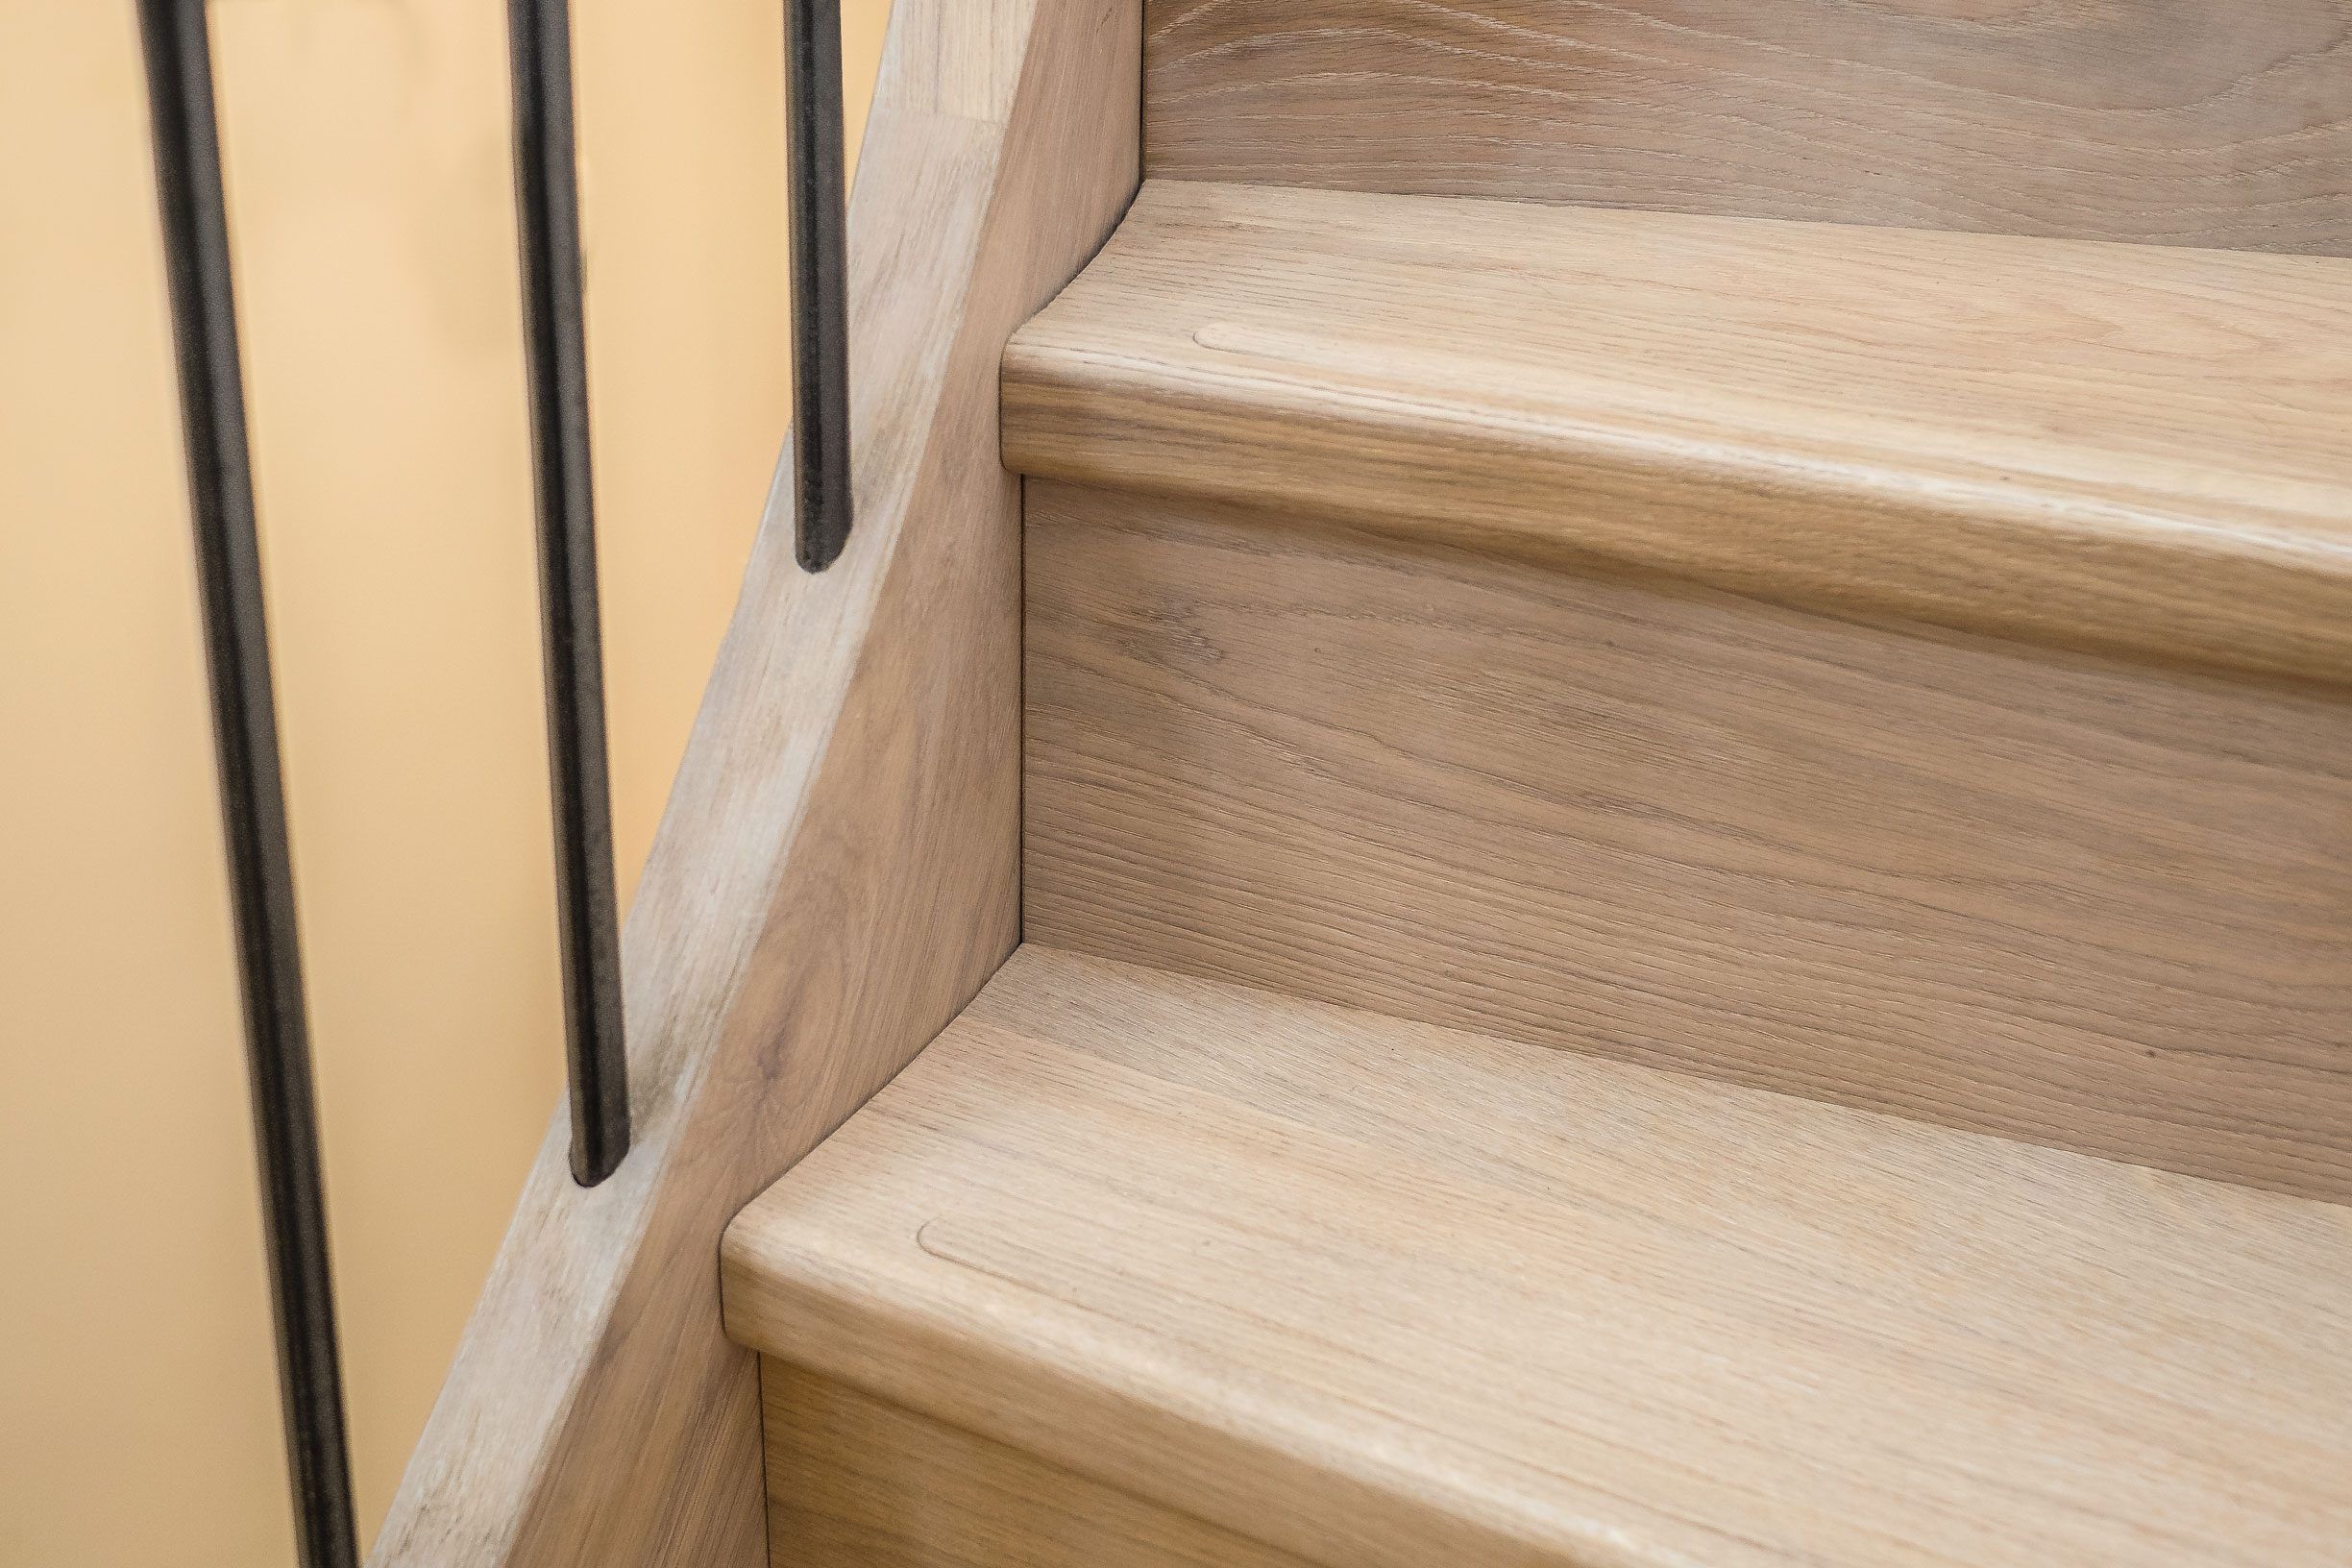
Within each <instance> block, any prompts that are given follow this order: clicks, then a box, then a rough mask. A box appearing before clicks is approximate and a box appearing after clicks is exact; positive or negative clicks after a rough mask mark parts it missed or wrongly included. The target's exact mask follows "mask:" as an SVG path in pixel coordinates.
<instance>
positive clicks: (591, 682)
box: [506, 0, 629, 1187]
mask: <svg viewBox="0 0 2352 1568" xmlns="http://www.w3.org/2000/svg"><path fill="white" fill-rule="evenodd" d="M506 17H507V25H508V31H509V38H508V64H509V66H510V68H511V70H512V72H513V77H514V160H515V206H516V218H517V223H516V227H517V229H518V231H519V233H520V238H521V242H522V252H523V316H524V333H525V336H524V345H525V351H526V355H525V356H526V360H527V367H528V372H529V381H530V423H531V458H532V467H533V479H534V482H535V487H536V492H537V498H538V514H539V615H540V627H541V633H542V641H543V645H544V649H545V666H546V675H547V713H548V772H549V796H550V798H551V804H552V806H553V808H554V818H555V897H556V904H557V910H556V919H557V924H558V928H559V935H560V939H561V942H562V946H563V987H564V1030H565V1037H566V1045H567V1051H568V1054H569V1058H570V1066H571V1084H572V1175H573V1178H574V1180H576V1181H577V1182H578V1183H579V1184H580V1185H581V1186H582V1187H594V1186H595V1185H596V1184H597V1183H599V1182H600V1181H602V1180H603V1179H604V1178H605V1177H607V1176H609V1175H611V1174H612V1173H613V1171H614V1169H615V1168H616V1167H618V1166H619V1165H620V1164H621V1161H622V1158H623V1157H624V1156H625V1155H626V1154H627V1153H628V1147H629V1104H628V1058H627V1055H626V1052H625V1040H624V1036H623V1029H622V1016H621V939H620V920H619V917H618V914H617V908H618V900H617V897H616V893H615V889H614V885H613V847H612V785H611V779H610V773H609V764H608V761H607V758H606V754H605V741H604V649H603V634H602V631H601V629H600V621H599V612H598V608H597V563H596V514H595V497H594V494H593V491H592V488H591V485H590V475H589V465H588V346H587V333H586V331H585V328H584V326H583V324H582V320H581V305H580V243H579V184H578V177H577V174H576V166H575V162H574V153H573V135H572V24H571V18H570V16H569V14H568V12H567V10H566V5H565V0H508V5H507V10H506Z"/></svg>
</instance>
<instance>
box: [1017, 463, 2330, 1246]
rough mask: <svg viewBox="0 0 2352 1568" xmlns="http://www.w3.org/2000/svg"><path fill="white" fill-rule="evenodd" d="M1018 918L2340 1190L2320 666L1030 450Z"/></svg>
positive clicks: (1322, 988) (1054, 934)
mask: <svg viewBox="0 0 2352 1568" xmlns="http://www.w3.org/2000/svg"><path fill="white" fill-rule="evenodd" d="M1027 527H1028V547H1027V573H1028V631H1027V637H1028V648H1027V682H1026V702H1027V741H1026V748H1027V749H1026V758H1027V760H1026V772H1025V790H1024V814H1025V821H1026V847H1025V852H1024V862H1023V872H1024V884H1023V885H1024V909H1025V924H1024V934H1025V936H1026V938H1027V939H1028V940H1030V941H1032V942H1043V943H1049V944H1052V945H1056V946H1064V947H1071V948H1076V949H1078V950H1080V951H1084V952H1088V953H1093V954H1098V955H1102V956H1106V957H1112V958H1118V959H1125V960H1130V961H1133V962H1138V963H1144V964H1150V965H1154V966H1159V967H1163V968H1175V969H1179V970H1183V971H1186V972H1188V973H1192V974H1197V975H1203V976H1208V977H1212V978H1219V979H1230V980H1237V981H1241V982H1244V983H1247V984H1253V985H1260V986H1265V987H1271V988H1274V989H1279V990H1284V991H1289V992H1298V993H1300V994H1304V995H1308V996H1312V997H1317V998H1322V999H1325V1000H1330V1001H1336V1002H1343V1003H1348V1004H1352V1005H1356V1006H1362V1007H1370V1008H1374V1009H1377V1010H1380V1011H1382V1012H1385V1013H1390V1014H1394V1015H1397V1016H1400V1017H1410V1018H1417V1019H1422V1020H1425V1021H1430V1022H1435V1023H1440V1024H1445V1025H1449V1026H1454V1027H1462V1028H1473V1029H1478V1030H1482V1031H1485V1032H1489V1033H1495V1034H1501V1035H1506V1036H1509V1037H1511V1038H1514V1039H1518V1040H1523V1041H1534V1042H1538V1043H1543V1044H1550V1045H1557V1046H1565V1047H1570V1048H1574V1049H1578V1050H1584V1051H1592V1052H1598V1053H1600V1054H1603V1055H1606V1056H1612V1057H1617V1058H1621V1059H1624V1060H1628V1061H1633V1062H1638V1063H1644V1064H1648V1065H1652V1066H1671V1067H1677V1068H1680V1069H1685V1070H1690V1071H1697V1072H1702V1073H1705V1074H1708V1075H1711V1076H1716V1077H1721V1078H1726V1079H1729V1080H1731V1081H1734V1082H1738V1083H1743V1084H1749V1085H1753V1086H1757V1087H1761V1088H1767V1089H1775V1090H1786V1091H1791V1092H1796V1093H1801V1094H1805V1095H1811V1096H1815V1097H1818V1098H1823V1099H1827V1100H1832V1101H1838V1102H1843V1103H1846V1104H1850V1105H1857V1106H1862V1107H1867V1108H1871V1109H1875V1110H1882V1111H1891V1112H1895V1113H1898V1114H1900V1115H1909V1116H1916V1117H1922V1118H1925V1119H1929V1120H1935V1121H1942V1122H1946V1123H1949V1124H1952V1125H1955V1126H1960V1127H1967V1128H1972V1129H1976V1130H1980V1131H1987V1132H1996V1133H2002V1134H2006V1135H2010V1136H2013V1137H2018V1138H2021V1139H2029V1140H2033V1141H2038V1142H2044V1143H2049V1144H2056V1145H2060V1146H2064V1147H2069V1148H2074V1149H2079V1150H2084V1151H2088V1152H2091V1153H2095V1154H2103V1155H2109V1156H2113V1157H2116V1158H2120V1159H2125V1160H2132V1161H2137V1162H2140V1163H2143V1164H2151V1165H2158V1166H2163V1167H2167V1168H2170V1169H2173V1170H2179V1171H2186V1172H2189V1173H2192V1174H2196V1175H2205V1176H2214V1177H2220V1178H2224V1179H2228V1180H2233V1181H2239V1182H2243V1183H2248V1184H2252V1185H2256V1186H2263V1187H2270V1188H2279V1189H2283V1190H2287V1191H2291V1192H2297V1193H2302V1194H2306V1195H2312V1196H2320V1197H2328V1198H2334V1199H2338V1200H2343V1199H2347V1198H2352V707H2348V706H2347V705H2346V703H2345V702H2344V701H2342V700H2340V699H2329V698H2322V697H2318V696H2313V695H2309V694H2304V693H2293V692H2287V691H2281V690H2275V689H2266V688H2264V687H2262V686H2259V685H2255V684H2251V683H2247V684H2236V683H2232V682H2229V681H2226V680H2223V679H2221V678H2218V677H2197V676H2192V675H2187V674H2168V673H2165V672H2162V671H2155V670H2144V669H2135V668H2128V667H2124V666H2119V665H2114V664H2108V663H2105V662H2101V661H2098V660H2095V659H2094V658H2091V657H2089V656H2078V655H2068V654H2063V653H2057V652H2045V651H2035V650H2030V649H2019V648H2012V647H2009V646H2006V645H2001V644H1997V643H1992V642H1981V641H1974V640H1970V639H1966V638H1963V637H1960V636H1958V635H1944V636H1921V635H1909V634H1905V633H1902V632H1899V631H1895V630H1890V629H1884V628H1881V627H1877V626H1872V625H1859V624H1853V623H1849V622H1846V621H1841V620H1838V619H1833V618H1830V617H1825V616H1808V615H1805V614H1803V613H1801V612H1798V611H1794V610H1788V609H1783V608H1780V607H1776V606H1773V605H1768V604H1763V603H1759V602H1756V601H1753V600H1743V599H1738V598H1734V597H1731V596H1728V595H1718V594H1713V593H1708V592H1705V591H1701V590H1690V591H1686V592H1681V591H1674V590H1672V589H1670V588H1667V587H1660V586H1652V585H1646V584H1643V583H1639V582H1634V581H1629V580H1610V579H1606V578H1603V577H1597V576H1578V575H1575V574H1570V573H1555V572H1544V571H1538V570H1533V569H1531V568H1530V567H1529V566H1528V565H1527V564H1526V563H1524V562H1520V561H1511V560H1497V559H1493V558H1488V557H1483V556H1479V555H1474V554H1469V553H1464V552H1449V551H1445V550H1442V549H1437V548H1429V549H1415V548H1413V547H1411V546H1409V545H1408V544H1404V543H1381V542H1376V541H1368V540H1362V539H1357V538H1350V537H1347V536H1344V535H1339V534H1334V533H1330V532H1328V531H1314V530H1307V529H1299V528H1292V527H1284V526H1283V522H1282V520H1281V519H1278V518H1274V517H1271V516H1269V515H1267V514H1264V513H1255V512H1242V511H1238V510H1234V509H1230V508H1219V507H1215V506H1211V505H1207V504H1198V503H1184V502H1168V501H1157V500H1151V499H1147V498H1143V497H1139V496H1133V495H1125V494H1114V493H1108V492H1093V491H1085V490H1079V489H1074V488H1070V487H1066V486H1064V485H1060V484H1055V483H1049V482H1042V481H1036V480H1033V481H1032V482H1031V483H1030V485H1029V489H1028V500H1027Z"/></svg>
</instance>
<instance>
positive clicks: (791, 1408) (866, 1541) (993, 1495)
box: [760, 1357, 1305, 1568]
mask: <svg viewBox="0 0 2352 1568" xmlns="http://www.w3.org/2000/svg"><path fill="white" fill-rule="evenodd" d="M760 1393H761V1396H762V1400H763V1402H764V1405H765V1407H766V1409H767V1412H768V1505H769V1507H770V1509H771V1514H770V1517H771V1520H772V1527H771V1528H772V1542H773V1545H772V1552H773V1568H1305V1565H1304V1564H1303V1563H1302V1562H1301V1561H1300V1559H1299V1558H1297V1557H1294V1556H1290V1555H1288V1554H1287V1553H1284V1552H1277V1551H1275V1550H1274V1549H1273V1548H1271V1547H1266V1546H1261V1545H1259V1544H1258V1543H1256V1542H1254V1541H1251V1540H1247V1539H1245V1538H1243V1537H1241V1536H1239V1535H1236V1534H1235V1533H1233V1532H1232V1531H1226V1530H1219V1529H1218V1528H1217V1527H1216V1526H1214V1525H1211V1524H1205V1523H1203V1522H1202V1521H1200V1520H1197V1519H1192V1518H1188V1517H1187V1516H1186V1515H1184V1514H1181V1513H1176V1512H1173V1511H1171V1510H1169V1509H1167V1508H1164V1507H1158V1506H1157V1505H1155V1504H1151V1503H1146V1502H1144V1501H1143V1500H1142V1499H1141V1498H1139V1497H1137V1496H1135V1495H1134V1494H1133V1493H1130V1492H1122V1491H1119V1490H1117V1489H1116V1488H1115V1487H1110V1486H1105V1485H1103V1484H1102V1483H1101V1482H1091V1481H1088V1480H1086V1479H1085V1478H1084V1477H1081V1476H1078V1475H1075V1474H1073V1473H1072V1472H1070V1471H1068V1470H1065V1469H1063V1468H1061V1467H1060V1466H1058V1465H1051V1464H1047V1463H1046V1462H1045V1461H1043V1460H1042V1459H1040V1458H1036V1457H1035V1456H1033V1455H1029V1454H1023V1453H1022V1452H1020V1451H1019V1450H1018V1449H1014V1448H1007V1447H1006V1446H1005V1445H1003V1444H1002V1443H997V1442H992V1441H990V1440H989V1439H988V1438H986V1437H980V1436H975V1435H973V1434H972V1433H968V1432H959V1431H958V1430H956V1429H955V1428H953V1427H949V1426H945V1425H943V1424H942V1423H940V1422H937V1421H934V1420H931V1419H930V1418H929V1417H927V1416H920V1415H917V1414H916V1413H914V1412H913V1411H912V1410H907V1409H900V1408H899V1407H897V1406H895V1405H891V1404H887V1403H885V1402H884V1401H882V1400H878V1399H875V1398H873V1397H872V1396H871V1395H870V1394H863V1393H860V1392H859V1391H858V1390H856V1389H855V1388H852V1387H850V1386H849V1385H848V1384H841V1383H835V1382H833V1381H832V1380H831V1379H829V1378H821V1377H818V1376H816V1375H814V1374H812V1373H809V1372H804V1371H802V1370H801V1369H800V1368H798V1367H796V1366H794V1365H793V1364H792V1363H791V1362H790V1361H784V1360H776V1359H774V1358H772V1357H770V1358H763V1359H762V1360H761V1363H760Z"/></svg>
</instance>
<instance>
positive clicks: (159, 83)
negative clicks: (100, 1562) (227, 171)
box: [138, 0, 359, 1568]
mask: <svg viewBox="0 0 2352 1568" xmlns="http://www.w3.org/2000/svg"><path fill="white" fill-rule="evenodd" d="M138 14H139V30H140V36H141V37H142V39H143V42H144V45H145V51H146V60H147V101H148V108H149V110H150V112H151V114H152V116H153V119H154V133H155V164H156V194H157V205H158V208H159V211H160V215H161V218H162V229H163V254H164V263H165V275H166V280H167V283H168V287H169V290H170V294H171V313H172V335H173V340H174V343H175V345H176V348H177V356H178V361H179V370H180V415H181V422H182V438H183V440H184V443H185V445H186V448H187V471H188V508H189V512H190V516H191V521H192V524H193V527H194V533H195V543H196V580H197V587H198V592H199V595H200V598H201V600H202V614H203V619H204V640H205V663H206V668H207V671H208V677H209V684H210V689H211V699H212V737H213V747H214V754H215V758H216V761H217V763H218V766H219V771H220V796H221V821H222V827H223V836H224V839H225V841H226V847H227V851H228V861H229V892H230V902H231V911H232V917H233V923H234V925H235V931H236V950H237V969H238V978H239V981H240V984H241V988H242V999H243V1003H244V1015H245V1056H246V1074H247V1080H248V1083H249V1084H250V1086H251V1090H252V1096H253V1121H254V1143H255V1148H256V1153H257V1156H258V1163H259V1166H260V1176H261V1216H262V1228H263V1239H264V1246H265V1250H266V1251H267V1254H268V1258H269V1277H270V1299H271V1302H272V1306H273V1309H274V1314H273V1315H274V1317H275V1320H276V1326H277V1338H278V1387H279V1395H280V1400H281V1404H282V1410H283V1416H284V1422H285V1444H286V1468H287V1472H288V1477H289V1480H290V1481H291V1482H292V1486H293V1492H294V1497H293V1502H294V1532H295V1542H296V1546H297V1548H298V1549H299V1551H300V1552H301V1554H302V1561H303V1562H304V1563H305V1564H306V1565H307V1568H355V1564H356V1563H357V1562H358V1560H359V1550H358V1545H357V1536H356V1532H355V1529H354V1526H353V1522H352V1500H351V1461H350V1457H349V1451H348V1448H347V1446H346V1442H345V1437H344V1428H343V1379H342V1372H341V1368H340V1365H339V1363H338V1359H337V1356H336V1349H335V1320H334V1284H333V1280H332V1278H331V1274H330V1271H329V1262H328V1254H327V1203H326V1195H325V1190H324V1186H323V1183H322V1181H321V1178H320V1173H319V1147H318V1118H317V1109H316V1105H315V1100H314V1095H313V1091H312V1087H311V1073H310V1038H309V1024H308V1020H307V1018H306V1015H305V1009H304V1003H303V979H302V949H301V943H300V939H299V936H298V934H297V931H296V928H295V919H294V867H293V860H292V857H291V855H290V854H289V852H288V849H287V845H286V821H285V793H284V786H283V783H282V779H281V777H280V772H279V759H278V717H277V707H276V698H275V695H274V693H273V690H272V686H271V679H270V657H269V629H268V625H267V623H266V621H265V619H264V615H263V606H262V597H261V554H260V548H259V542H258V540H257V536H256V531H255V524H254V497H253V472H252V467H251V459H250V454H249V453H248V451H247V447H246V438H245V387H244V379H243V377H242V375H241V374H240V372H239V369H238V364H237V334H236V302H235V298H234V295H233V291H232V289H231V284H230V273H229V222H228V213H227V209H226V207H225V204H224V201H223V198H222V193H221V166H220V135H219V128H218V126H217V125H216V123H215V121H214V116H213V103H212V52H211V43H210V38H209V36H208V27H207V19H206V15H205V8H204V3H203V0H139V8H138Z"/></svg>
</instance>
